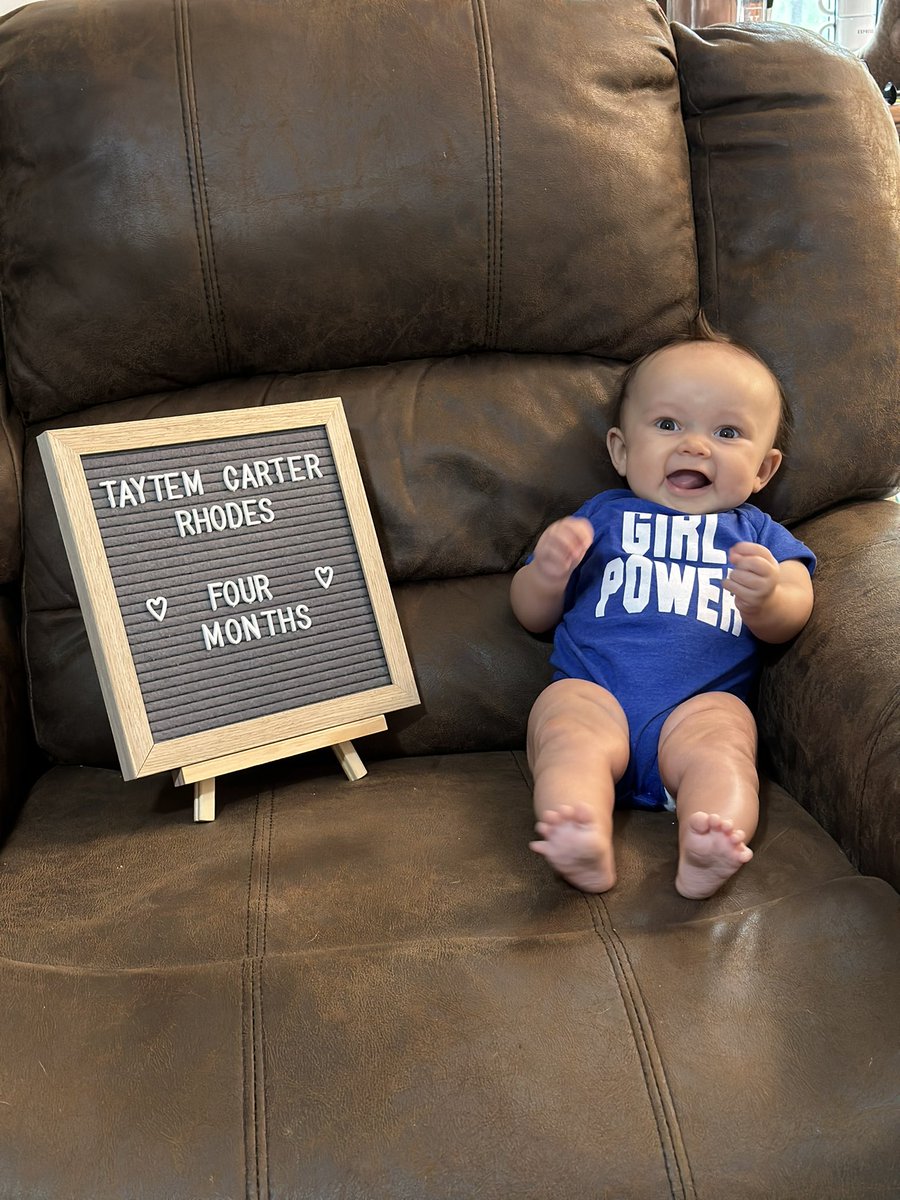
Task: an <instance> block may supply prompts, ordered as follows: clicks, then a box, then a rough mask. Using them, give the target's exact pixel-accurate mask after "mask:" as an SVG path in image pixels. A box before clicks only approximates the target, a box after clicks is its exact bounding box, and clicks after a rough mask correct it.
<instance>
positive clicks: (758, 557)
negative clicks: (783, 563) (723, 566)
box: [722, 542, 780, 613]
mask: <svg viewBox="0 0 900 1200" xmlns="http://www.w3.org/2000/svg"><path fill="white" fill-rule="evenodd" d="M728 560H729V562H730V563H731V574H730V575H729V576H728V578H727V579H724V580H723V581H722V587H723V588H726V589H727V590H728V591H729V592H731V593H732V595H733V596H734V598H735V601H736V603H737V606H738V608H739V609H740V610H741V612H750V613H752V612H755V611H756V610H757V609H759V608H762V606H763V605H764V604H765V602H766V601H767V600H768V599H769V597H770V596H771V595H772V593H773V592H774V591H775V589H776V587H777V586H778V580H779V571H780V568H779V565H778V562H777V561H776V559H775V558H774V556H773V555H772V554H771V552H770V551H769V550H767V549H766V548H765V546H757V545H756V543H755V542H737V543H736V544H735V545H734V546H732V547H731V552H730V553H729V555H728Z"/></svg>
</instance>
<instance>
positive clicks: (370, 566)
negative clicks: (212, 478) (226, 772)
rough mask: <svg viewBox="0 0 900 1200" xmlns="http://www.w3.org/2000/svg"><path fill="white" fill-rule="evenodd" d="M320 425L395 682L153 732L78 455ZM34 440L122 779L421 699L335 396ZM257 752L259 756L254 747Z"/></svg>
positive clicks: (93, 428)
mask: <svg viewBox="0 0 900 1200" xmlns="http://www.w3.org/2000/svg"><path fill="white" fill-rule="evenodd" d="M323 425H324V426H325V429H326V431H327V434H328V439H329V442H330V445H331V450H332V455H333V459H334V463H335V467H336V471H337V475H338V480H339V484H340V488H341V491H342V493H343V499H344V503H345V506H346V511H347V515H348V517H349V520H350V525H351V528H352V531H353V536H354V539H355V543H356V549H357V552H358V557H359V563H360V566H361V568H362V572H363V576H364V578H365V583H366V587H367V590H368V593H369V599H370V601H371V605H372V609H373V612H374V616H375V621H376V624H377V627H378V633H379V637H380V639H381V645H382V650H383V653H384V656H385V660H386V663H387V667H388V673H389V676H390V680H391V682H390V683H389V684H388V685H386V686H380V687H376V688H371V689H368V690H362V691H359V692H355V693H352V694H349V695H345V696H341V697H339V698H337V699H331V700H324V701H319V702H316V703H312V704H307V705H303V706H299V707H296V708H292V709H290V710H288V711H283V712H279V713H276V714H273V715H268V716H260V717H254V718H252V719H250V720H247V721H242V722H237V723H232V724H228V725H224V726H222V727H219V728H215V729H210V730H207V731H204V732H200V733H192V734H188V735H186V736H181V737H171V738H167V739H165V740H160V739H155V738H154V736H153V734H152V732H151V729H150V723H149V720H148V716H147V711H146V708H145V705H144V700H143V696H142V693H141V687H140V683H139V681H138V676H137V671H136V668H135V664H134V659H133V656H132V651H131V647H130V645H129V641H128V636H127V632H126V628H125V623H124V621H123V618H122V614H121V611H120V608H119V603H118V599H117V596H116V591H115V586H114V583H113V578H112V574H111V571H110V567H109V564H108V562H107V557H106V552H105V549H104V545H103V541H102V537H101V533H100V528H99V524H98V522H97V518H96V513H95V509H94V503H93V501H92V499H91V494H90V490H89V487H88V483H87V480H86V477H85V472H84V468H83V465H82V458H83V456H85V455H93V454H102V453H105V452H118V451H129V450H144V449H150V448H153V447H156V446H159V447H163V446H172V445H177V444H180V443H184V444H186V445H187V444H190V443H194V442H207V441H224V440H226V439H229V438H240V437H244V436H246V435H249V434H265V433H272V432H279V431H288V430H299V429H303V428H306V427H310V426H323ZM38 446H39V449H40V453H41V457H42V460H43V463H44V468H45V471H46V473H47V479H48V482H49V485H50V492H51V495H52V498H53V503H54V507H55V509H56V513H57V518H58V520H59V524H60V528H61V531H62V536H63V541H64V544H65V548H66V553H67V556H68V559H69V564H70V566H71V569H72V574H73V577H74V581H75V587H76V591H77V594H78V599H79V601H80V604H81V609H82V614H83V617H84V622H85V626H86V629H87V634H88V639H89V642H90V646H91V651H92V653H93V657H94V661H95V664H96V667H97V672H98V675H99V679H100V686H101V689H102V692H103V698H104V701H105V703H106V708H107V711H108V714H109V718H110V723H111V725H112V731H113V737H114V739H115V744H116V750H117V752H118V756H119V763H120V766H121V770H122V774H123V776H124V778H125V779H136V778H139V777H141V776H145V775H151V774H155V773H157V772H160V771H167V770H178V769H181V768H184V767H187V766H190V765H191V764H195V763H204V762H208V761H209V760H213V759H216V758H218V757H220V756H223V755H227V756H234V755H235V754H237V753H239V752H240V751H243V750H249V749H254V750H256V751H258V750H259V748H262V747H266V746H271V748H272V753H271V757H272V758H279V757H282V753H279V749H278V746H279V743H285V742H288V741H290V740H291V739H296V738H298V737H299V736H300V735H303V734H310V733H316V732H318V731H321V730H326V729H330V728H332V727H338V726H343V725H348V724H352V723H354V722H358V721H361V720H364V719H365V718H368V717H372V716H375V715H378V714H383V713H386V712H391V711H394V710H396V709H400V708H406V707H409V706H411V705H415V704H417V703H418V702H419V696H418V692H417V690H416V684H415V679H414V676H413V672H412V667H411V665H410V661H409V657H408V654H407V651H406V646H405V644H404V641H403V635H402V632H401V630H400V624H399V621H398V619H397V613H396V609H395V607H394V601H393V597H392V595H391V590H390V584H389V582H388V578H387V572H386V570H385V567H384V562H383V559H382V556H381V550H380V547H379V545H378V538H377V535H376V533H375V527H374V524H373V522H372V516H371V513H370V510H369V505H368V501H367V498H366V494H365V489H364V486H363V482H362V477H361V475H360V471H359V466H358V463H357V460H356V454H355V451H354V449H353V443H352V440H351V437H350V430H349V428H348V426H347V421H346V417H345V415H344V408H343V404H342V401H341V399H340V397H330V398H328V399H323V400H312V401H301V402H298V403H294V404H285V405H278V406H273V407H271V408H258V409H240V410H234V411H224V412H214V413H204V414H201V415H196V416H184V417H164V418H160V419H154V420H147V421H130V422H126V423H122V424H113V425H95V426H90V427H86V428H69V429H58V430H49V431H47V432H45V433H43V434H41V435H40V437H39V438H38ZM254 760H255V761H262V760H261V759H260V755H259V753H256V754H255V755H254Z"/></svg>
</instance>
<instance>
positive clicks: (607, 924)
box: [585, 895, 697, 1200]
mask: <svg viewBox="0 0 900 1200" xmlns="http://www.w3.org/2000/svg"><path fill="white" fill-rule="evenodd" d="M585 901H586V903H587V905H588V909H589V910H590V913H591V919H592V921H593V924H594V929H595V930H596V932H597V934H598V936H599V938H600V940H601V941H602V942H603V946H604V949H605V950H606V953H607V955H608V957H609V960H610V963H611V964H612V968H613V973H614V975H615V977H616V983H617V984H618V987H619V993H620V995H621V997H622V1000H623V1003H624V1007H625V1012H626V1015H627V1017H628V1021H629V1024H630V1025H631V1032H632V1035H633V1037H634V1042H635V1046H636V1048H637V1051H638V1058H639V1060H640V1064H641V1071H642V1073H643V1076H644V1084H645V1087H646V1089H647V1097H648V1099H649V1101H650V1108H651V1111H652V1113H653V1117H654V1120H655V1122H656V1128H657V1132H658V1134H659V1141H660V1147H661V1149H662V1154H663V1163H664V1165H665V1169H666V1175H667V1176H668V1179H669V1188H670V1194H671V1196H672V1198H673V1200H696V1195H697V1193H696V1189H695V1187H694V1180H693V1176H692V1174H691V1168H690V1162H689V1161H688V1158H687V1154H686V1151H685V1147H684V1141H683V1139H682V1136H681V1130H680V1129H679V1126H678V1118H677V1115H676V1113H675V1108H674V1105H673V1103H672V1097H671V1095H670V1093H669V1087H668V1084H667V1082H666V1078H665V1071H664V1069H663V1066H662V1060H661V1057H660V1054H659V1051H658V1049H657V1047H656V1041H655V1039H654V1037H653V1030H652V1026H651V1024H650V1018H649V1014H648V1012H647V1009H646V1007H645V1006H644V1002H643V997H642V996H641V991H640V988H639V986H638V983H637V979H636V978H635V975H634V971H633V969H632V966H631V962H630V960H629V958H628V952H627V950H626V949H625V946H624V944H623V943H622V940H621V939H620V938H619V936H618V935H617V934H616V932H615V930H614V929H613V926H612V920H611V918H610V914H609V910H608V908H607V907H606V904H605V903H604V902H603V900H602V898H601V897H599V896H590V897H588V896H587V895H586V896H585Z"/></svg>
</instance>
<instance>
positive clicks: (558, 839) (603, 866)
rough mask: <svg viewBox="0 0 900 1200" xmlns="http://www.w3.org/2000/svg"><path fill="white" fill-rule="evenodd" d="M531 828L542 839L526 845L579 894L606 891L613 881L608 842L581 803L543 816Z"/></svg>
mask: <svg viewBox="0 0 900 1200" xmlns="http://www.w3.org/2000/svg"><path fill="white" fill-rule="evenodd" d="M535 829H536V830H537V831H538V833H539V834H540V835H541V837H542V838H543V839H544V840H543V841H540V842H530V843H529V845H530V846H531V849H532V850H534V851H535V852H536V853H537V854H541V855H543V857H544V858H546V860H547V862H548V863H549V864H550V866H551V867H553V869H554V871H558V872H559V874H560V875H562V877H563V879H566V880H568V882H569V883H571V884H572V885H573V886H574V887H577V888H580V889H581V891H583V892H606V891H608V890H609V889H610V888H611V887H612V885H613V884H614V883H615V882H616V865H615V862H614V860H613V852H612V842H611V840H610V838H609V837H608V836H607V837H604V836H603V834H602V833H601V832H600V830H599V828H598V827H597V822H596V820H595V818H594V814H593V813H592V812H591V810H590V809H589V808H588V807H587V806H586V805H584V804H580V805H578V806H577V807H576V808H571V807H570V806H569V805H567V804H561V805H560V807H559V809H558V811H553V810H551V811H549V812H546V813H544V816H543V818H542V820H540V821H538V822H537V824H536V825H535Z"/></svg>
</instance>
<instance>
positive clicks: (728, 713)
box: [659, 692, 756, 756]
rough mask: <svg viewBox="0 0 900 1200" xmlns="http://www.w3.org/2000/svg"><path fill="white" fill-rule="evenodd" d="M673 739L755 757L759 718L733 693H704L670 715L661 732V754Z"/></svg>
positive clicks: (686, 702) (693, 697)
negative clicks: (757, 721)
mask: <svg viewBox="0 0 900 1200" xmlns="http://www.w3.org/2000/svg"><path fill="white" fill-rule="evenodd" d="M670 741H673V742H677V743H680V744H682V745H684V744H685V743H694V744H695V745H697V746H705V747H707V748H709V749H710V751H711V752H712V751H713V750H714V748H715V747H719V748H727V749H728V750H729V751H730V752H732V753H734V752H740V751H745V752H746V753H747V754H748V755H753V756H755V754H756V720H755V718H754V716H753V713H752V712H751V711H750V709H749V708H748V707H747V705H746V704H745V703H744V702H743V700H739V699H738V697H737V696H732V695H731V693H730V692H704V693H703V694H702V695H699V696H692V697H691V699H690V700H686V701H685V702H684V703H683V704H679V706H678V707H677V708H676V709H675V711H674V712H673V713H671V714H670V715H669V717H668V718H667V720H666V723H665V724H664V725H663V727H662V731H661V733H660V738H659V746H660V753H662V752H663V748H664V747H665V745H666V743H667V742H670Z"/></svg>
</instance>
